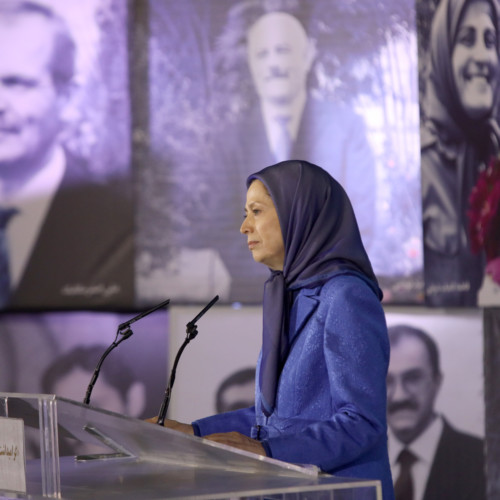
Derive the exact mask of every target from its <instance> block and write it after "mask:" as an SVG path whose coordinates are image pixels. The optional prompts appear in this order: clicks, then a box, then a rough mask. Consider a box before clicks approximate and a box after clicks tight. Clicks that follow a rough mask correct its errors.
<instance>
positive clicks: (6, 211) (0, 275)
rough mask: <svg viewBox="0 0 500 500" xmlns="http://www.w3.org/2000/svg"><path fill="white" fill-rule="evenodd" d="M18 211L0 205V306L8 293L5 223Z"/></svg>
mask: <svg viewBox="0 0 500 500" xmlns="http://www.w3.org/2000/svg"><path fill="white" fill-rule="evenodd" d="M17 213H18V210H17V209H16V208H2V207H0V308H3V307H5V306H6V305H7V302H8V300H9V295H10V272H9V247H8V244H7V225H8V223H9V222H10V221H11V220H12V217H13V216H14V215H16V214H17Z"/></svg>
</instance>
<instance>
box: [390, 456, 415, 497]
mask: <svg viewBox="0 0 500 500" xmlns="http://www.w3.org/2000/svg"><path fill="white" fill-rule="evenodd" d="M397 461H398V463H399V466H400V469H399V476H398V478H397V480H396V483H395V484H394V495H395V497H396V500H414V488H413V477H412V470H411V468H412V466H413V464H414V463H415V462H416V461H417V457H416V456H415V454H414V453H412V452H411V451H410V450H409V449H408V448H403V449H402V450H401V453H400V454H399V456H398V459H397Z"/></svg>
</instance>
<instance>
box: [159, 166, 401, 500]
mask: <svg viewBox="0 0 500 500" xmlns="http://www.w3.org/2000/svg"><path fill="white" fill-rule="evenodd" d="M247 188H248V191H247V200H246V205H245V219H244V221H243V224H242V225H241V229H240V231H241V233H242V234H243V235H245V236H246V237H247V242H248V248H249V250H250V252H251V253H252V256H253V258H254V260H255V261H257V262H260V263H262V264H263V265H265V266H267V267H268V268H269V270H270V276H269V278H268V280H267V281H266V283H265V286H264V300H263V340H262V350H261V354H260V357H259V362H258V365H257V371H256V374H257V375H256V397H255V406H252V407H251V408H245V409H240V410H235V411H231V412H227V413H222V414H219V415H214V416H210V417H207V418H203V419H200V420H197V421H195V422H193V423H192V424H183V423H180V422H176V421H172V420H167V421H166V422H165V425H166V426H168V427H170V428H173V429H176V430H180V431H182V432H186V433H189V434H195V435H198V436H203V437H205V438H207V439H211V440H213V441H216V442H219V443H223V444H226V445H231V446H235V447H237V448H240V449H244V450H247V451H251V452H254V453H258V454H261V455H265V456H268V457H273V458H276V459H278V460H283V461H286V462H292V463H298V464H314V465H316V466H318V467H320V468H321V469H322V470H323V471H325V472H327V473H330V474H334V475H337V476H346V477H354V478H364V479H378V480H381V482H382V488H383V497H384V499H385V500H388V499H392V498H393V497H394V494H393V486H392V480H391V473H390V468H389V461H388V455H387V428H386V385H385V384H386V373H387V368H388V361H389V343H388V337H387V327H386V323H385V316H384V312H383V309H382V307H381V304H380V300H381V299H382V292H381V290H380V288H379V286H378V283H377V279H376V277H375V275H374V273H373V270H372V267H371V264H370V261H369V259H368V256H367V254H366V252H365V249H364V247H363V243H362V241H361V236H360V233H359V229H358V225H357V222H356V218H355V215H354V212H353V209H352V206H351V203H350V201H349V199H348V197H347V194H346V193H345V191H344V189H343V188H342V187H341V186H340V184H339V183H338V182H337V181H335V180H334V179H333V178H332V177H331V176H330V175H329V174H328V173H327V172H326V171H325V170H323V169H322V168H320V167H318V166H316V165H313V164H311V163H308V162H305V161H285V162H281V163H278V164H277V165H273V166H270V167H267V168H265V169H263V170H261V171H260V172H257V173H255V174H253V175H251V176H250V177H249V178H248V180H247ZM151 420H155V419H151Z"/></svg>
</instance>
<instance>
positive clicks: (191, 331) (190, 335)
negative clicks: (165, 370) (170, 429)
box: [156, 295, 219, 426]
mask: <svg viewBox="0 0 500 500" xmlns="http://www.w3.org/2000/svg"><path fill="white" fill-rule="evenodd" d="M218 300H219V296H218V295H216V296H215V297H214V298H213V299H212V300H211V301H210V302H209V303H208V304H207V305H206V306H205V307H204V308H203V309H202V310H201V311H200V312H199V313H198V314H197V315H196V316H195V317H194V318H193V319H192V320H191V321H190V322H189V323H188V324H187V325H186V338H185V340H184V342H183V344H182V345H181V347H180V349H179V351H178V352H177V356H176V357H175V361H174V365H173V367H172V371H171V373H170V378H169V380H168V384H167V388H166V389H165V396H164V398H163V403H162V405H161V408H160V412H159V413H158V421H157V422H156V423H157V424H158V425H161V426H163V424H164V423H165V417H166V415H167V410H168V405H169V403H170V395H171V394H172V387H173V386H174V381H175V372H176V370H177V363H179V359H180V357H181V354H182V352H183V351H184V349H185V347H186V346H187V345H188V344H189V342H191V340H193V339H194V338H195V337H196V335H198V329H197V327H196V322H197V321H198V320H199V319H200V318H201V317H202V316H203V315H204V314H205V313H206V312H207V311H208V310H209V309H210V308H211V307H212V306H213V305H214V304H215V303H216V302H217V301H218Z"/></svg>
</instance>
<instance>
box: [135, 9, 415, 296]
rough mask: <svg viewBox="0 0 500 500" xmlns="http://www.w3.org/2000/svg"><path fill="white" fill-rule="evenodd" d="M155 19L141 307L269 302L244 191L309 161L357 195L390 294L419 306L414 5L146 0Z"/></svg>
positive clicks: (150, 27) (142, 208)
mask: <svg viewBox="0 0 500 500" xmlns="http://www.w3.org/2000/svg"><path fill="white" fill-rule="evenodd" d="M144 8H145V7H144V5H143V9H144ZM147 9H148V15H147V16H146V18H147V20H148V22H147V30H146V31H147V32H148V33H149V50H148V52H147V54H146V55H144V58H145V59H146V58H147V61H148V74H149V87H148V89H147V90H143V93H145V94H146V93H147V103H148V116H147V117H146V119H145V120H144V122H143V124H142V125H143V129H142V130H141V132H142V133H143V134H144V135H145V136H146V138H147V141H148V167H149V168H148V169H147V170H146V169H144V170H143V171H142V173H141V175H140V186H139V191H138V193H139V194H138V197H139V198H138V218H139V220H140V224H139V225H138V231H139V236H138V247H137V257H136V269H137V294H138V298H139V300H140V301H143V302H147V303H152V302H154V301H158V300H161V299H162V298H163V297H165V296H167V297H170V298H172V299H173V300H174V301H178V302H197V301H204V300H209V299H210V298H211V297H212V296H213V295H214V293H218V294H219V295H220V296H221V300H222V301H224V302H226V303H234V302H241V303H250V304H252V303H253V304H256V303H260V301H261V299H262V297H261V295H262V284H263V282H264V281H265V279H266V277H267V270H266V269H261V268H260V267H262V266H260V267H259V266H258V264H257V263H255V262H254V261H253V260H252V257H251V254H250V252H249V251H248V247H247V244H246V241H245V240H246V238H245V237H242V236H241V235H239V234H238V233H239V229H240V226H241V224H242V221H243V214H244V210H243V209H244V205H245V193H246V184H245V182H246V179H247V177H248V175H249V174H251V173H253V172H256V171H258V170H260V169H262V168H264V167H265V166H268V165H271V164H274V163H277V162H280V161H282V160H287V159H302V160H307V161H310V162H312V163H315V164H317V165H319V166H320V167H322V168H323V169H325V170H327V171H328V172H329V173H330V174H331V175H332V176H333V177H334V178H336V180H338V182H339V183H340V184H341V185H342V186H343V188H344V189H345V190H346V192H347V193H348V195H349V197H350V199H351V200H352V203H353V208H354V211H355V213H356V217H357V221H358V224H359V227H360V231H361V235H362V238H363V243H364V245H365V247H366V250H367V252H368V254H369V256H370V259H371V261H372V263H373V266H374V269H375V272H376V273H377V276H378V277H379V279H380V283H381V286H382V288H383V290H384V294H385V300H386V301H388V302H392V303H418V302H421V301H422V297H423V295H422V291H423V284H422V252H421V224H420V204H419V200H420V177H419V175H420V170H419V157H418V154H419V151H418V150H419V146H418V91H417V89H418V86H417V70H416V68H417V52H416V33H415V28H414V25H415V23H414V6H413V2H409V1H408V2H407V1H405V2H395V1H392V0H391V1H389V0H388V1H384V2H378V3H377V4H376V5H375V4H373V3H372V2H365V1H363V2H357V3H356V4H355V5H354V4H352V2H344V1H338V2H330V1H317V2H307V1H303V0H241V1H237V2H235V1H229V0H213V1H209V2H207V1H199V0H188V1H185V2H182V3H179V2H175V1H170V0H152V1H150V2H148V4H147ZM179 26H182V27H183V29H182V30H181V29H179ZM143 31H144V30H143ZM180 116H182V120H179V117H180ZM161 228H167V229H166V231H165V230H163V229H161Z"/></svg>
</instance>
